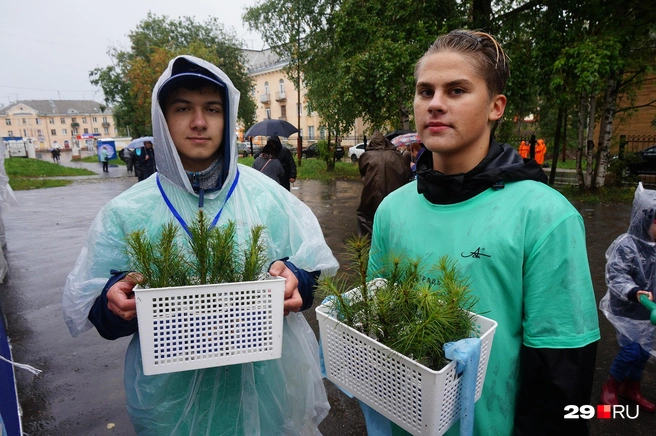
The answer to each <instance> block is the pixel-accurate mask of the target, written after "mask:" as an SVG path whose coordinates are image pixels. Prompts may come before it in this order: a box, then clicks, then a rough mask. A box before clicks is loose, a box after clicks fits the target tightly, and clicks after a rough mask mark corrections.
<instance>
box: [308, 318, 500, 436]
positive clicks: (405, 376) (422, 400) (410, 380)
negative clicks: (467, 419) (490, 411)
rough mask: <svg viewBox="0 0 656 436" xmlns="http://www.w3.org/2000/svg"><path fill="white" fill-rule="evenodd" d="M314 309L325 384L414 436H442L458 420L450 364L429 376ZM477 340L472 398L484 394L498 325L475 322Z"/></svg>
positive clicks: (483, 320) (456, 380)
mask: <svg viewBox="0 0 656 436" xmlns="http://www.w3.org/2000/svg"><path fill="white" fill-rule="evenodd" d="M328 310H329V309H328V308H327V307H325V306H320V307H319V308H317V310H316V312H317V319H318V321H319V329H320V333H321V341H322V347H323V356H324V362H325V366H326V374H327V377H328V379H329V380H330V381H331V382H333V383H335V384H336V385H337V386H339V387H340V388H342V389H344V390H346V391H347V392H349V393H351V394H353V395H354V396H355V397H356V398H358V399H360V400H361V401H363V402H364V403H366V404H368V405H369V406H370V407H372V408H373V409H375V410H376V411H378V412H379V413H381V414H382V415H384V416H385V417H387V418H388V419H390V420H391V421H393V422H395V423H396V424H397V425H399V426H400V427H402V428H403V429H405V430H407V431H408V432H410V433H412V434H414V435H431V436H438V435H442V434H444V433H445V432H446V431H447V430H448V429H449V428H450V427H451V425H453V423H455V422H456V421H457V420H458V419H459V415H460V385H461V379H460V377H458V376H457V374H456V372H455V363H453V362H451V363H449V364H448V365H447V366H445V367H444V368H442V369H441V370H440V371H432V370H430V369H429V368H427V367H425V366H423V365H420V364H418V363H416V362H414V361H412V360H410V359H408V358H406V357H405V356H402V355H401V354H399V353H397V352H395V351H393V350H391V349H389V348H388V347H385V346H384V345H382V344H380V343H378V342H376V341H375V340H373V339H371V338H369V337H368V336H366V335H363V334H362V333H360V332H358V331H356V330H354V329H352V328H350V327H348V326H346V325H344V324H342V323H339V322H337V320H336V319H335V318H333V317H331V316H329V315H328V314H327V313H328ZM475 321H476V325H477V327H478V329H479V331H480V332H481V333H483V336H482V337H481V342H482V344H481V360H480V363H479V370H478V373H477V383H476V386H477V387H476V397H475V399H476V400H478V399H479V398H480V396H481V393H482V386H483V382H484V379H485V373H486V370H487V362H488V358H489V350H490V347H491V342H492V338H493V335H494V329H495V328H496V322H494V321H492V320H489V319H487V318H483V317H479V316H476V317H475Z"/></svg>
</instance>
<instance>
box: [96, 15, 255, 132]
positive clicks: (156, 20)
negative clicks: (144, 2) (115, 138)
mask: <svg viewBox="0 0 656 436" xmlns="http://www.w3.org/2000/svg"><path fill="white" fill-rule="evenodd" d="M129 38H130V41H131V43H132V46H131V50H130V51H123V50H120V49H118V48H116V47H112V48H110V49H109V51H108V54H109V56H110V57H111V58H112V61H113V62H112V65H110V66H107V67H99V68H95V69H94V70H92V71H91V72H90V73H89V77H90V79H91V83H92V84H94V85H96V86H100V87H101V88H102V90H103V93H104V94H105V101H106V103H107V104H108V105H111V106H112V107H113V111H114V117H115V118H116V122H117V125H118V126H119V127H120V128H122V129H126V130H127V128H129V130H130V134H131V135H132V136H147V135H151V133H152V124H151V114H150V107H151V96H152V91H153V88H154V86H155V83H156V82H157V79H158V77H159V76H160V75H161V73H162V72H163V71H164V69H165V68H166V66H167V64H168V62H169V60H171V59H173V58H174V57H175V56H177V55H181V54H190V55H194V56H197V57H200V58H202V59H204V60H206V61H208V62H211V63H213V64H214V65H216V66H218V67H219V68H221V69H222V70H223V71H224V72H225V73H226V74H227V75H228V77H230V79H231V80H232V82H233V84H234V85H235V87H236V88H237V89H238V90H239V91H240V93H241V95H242V96H245V95H248V93H249V92H250V88H251V86H252V80H251V78H250V77H249V76H248V74H247V72H246V68H245V66H244V64H245V58H244V54H243V52H242V50H241V48H240V45H241V43H240V41H238V40H237V38H236V36H235V35H234V34H232V33H228V32H226V31H225V30H224V28H223V25H222V24H220V23H219V21H218V20H217V19H216V18H209V19H207V20H206V21H205V22H202V23H200V22H197V21H196V19H195V18H193V17H182V18H178V19H170V18H168V17H166V16H162V17H158V16H156V15H154V14H152V13H149V14H148V15H147V16H146V18H145V19H144V20H142V21H141V22H139V24H138V25H137V27H136V29H135V30H133V31H132V32H130V34H129ZM255 109H256V107H255V103H254V102H253V101H252V99H250V98H241V99H240V102H239V110H238V114H237V116H238V119H239V120H240V121H241V122H243V123H244V124H246V125H250V124H252V122H253V120H254V119H255Z"/></svg>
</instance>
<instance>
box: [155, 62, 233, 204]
mask: <svg viewBox="0 0 656 436" xmlns="http://www.w3.org/2000/svg"><path fill="white" fill-rule="evenodd" d="M190 65H191V67H192V68H190V67H189V66H190ZM194 65H197V66H198V67H201V68H202V69H204V70H206V71H207V72H209V73H210V74H211V75H212V76H213V77H211V80H212V81H213V82H216V84H218V85H219V86H221V87H223V89H224V111H225V123H224V130H223V142H222V145H221V149H220V150H222V151H223V159H222V162H223V167H222V168H221V176H220V177H219V182H218V183H219V186H217V188H220V189H217V190H216V191H215V192H206V193H205V197H206V198H213V197H215V196H217V195H218V193H219V192H221V191H222V190H223V189H228V188H227V186H230V183H231V182H232V181H233V180H234V178H235V176H236V173H237V157H238V155H237V142H236V133H235V126H236V123H237V110H238V108H239V91H238V90H237V88H235V86H234V85H233V84H232V81H231V80H230V78H228V76H227V75H226V74H225V73H224V72H223V71H221V70H220V69H219V68H218V67H216V66H215V65H212V64H211V63H209V62H207V61H204V60H203V59H199V58H196V57H194V56H186V55H185V56H178V57H176V58H175V59H173V60H171V61H170V62H169V65H168V67H167V68H166V70H165V71H164V73H163V74H162V75H161V76H160V78H159V80H158V81H157V84H156V85H155V88H154V89H153V96H152V109H151V112H152V119H153V136H154V141H155V144H154V147H155V149H156V152H157V172H158V173H159V174H160V176H162V177H165V178H166V179H168V180H169V181H170V182H171V183H173V184H175V185H177V186H179V187H181V188H182V189H184V190H186V191H187V192H189V193H190V194H193V195H197V194H196V193H195V192H194V189H193V187H192V185H191V182H190V181H189V177H188V176H187V174H186V172H185V170H184V168H183V166H182V162H181V161H180V156H179V155H178V151H177V149H176V148H175V144H174V143H173V139H171V134H170V132H169V127H168V124H167V123H166V119H165V118H164V112H163V111H162V108H161V106H160V102H159V98H158V96H159V93H160V90H161V89H162V87H163V86H165V84H166V83H167V81H168V79H169V78H170V77H171V76H172V75H175V74H178V73H179V72H180V71H182V70H187V71H188V70H190V69H191V70H193V66H194Z"/></svg>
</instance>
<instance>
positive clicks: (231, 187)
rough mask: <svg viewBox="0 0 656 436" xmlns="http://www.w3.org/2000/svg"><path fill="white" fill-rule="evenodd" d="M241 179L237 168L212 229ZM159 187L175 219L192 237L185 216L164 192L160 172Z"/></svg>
mask: <svg viewBox="0 0 656 436" xmlns="http://www.w3.org/2000/svg"><path fill="white" fill-rule="evenodd" d="M238 181H239V170H237V174H236V175H235V180H233V181H232V186H230V190H229V191H228V195H226V199H225V201H224V202H223V205H222V206H221V209H219V212H218V213H217V214H216V216H215V217H214V219H213V220H212V224H210V229H211V228H213V227H214V226H215V225H216V223H217V222H219V217H220V216H221V212H223V208H224V207H225V205H226V203H227V202H228V200H229V199H230V197H231V196H232V193H233V192H234V191H235V188H236V187H237V182H238ZM157 187H158V188H159V192H160V194H162V198H164V202H165V203H166V205H167V206H168V208H169V210H170V211H171V213H172V214H173V216H174V217H175V219H177V220H178V222H179V223H180V225H181V226H182V228H183V229H184V231H185V232H187V234H188V235H189V236H190V237H191V232H189V227H188V226H187V223H186V222H185V220H184V218H182V216H180V214H179V213H178V211H177V210H176V209H175V207H173V204H172V203H171V200H169V197H167V196H166V193H165V192H164V189H163V188H162V183H161V182H160V181H159V173H157Z"/></svg>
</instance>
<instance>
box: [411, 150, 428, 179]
mask: <svg viewBox="0 0 656 436" xmlns="http://www.w3.org/2000/svg"><path fill="white" fill-rule="evenodd" d="M424 151H426V147H424V144H422V143H421V142H413V143H412V144H410V153H411V154H412V163H411V164H410V170H411V171H412V179H413V180H414V179H416V178H417V161H418V160H419V158H420V157H421V155H422V154H423V153H424Z"/></svg>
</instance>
